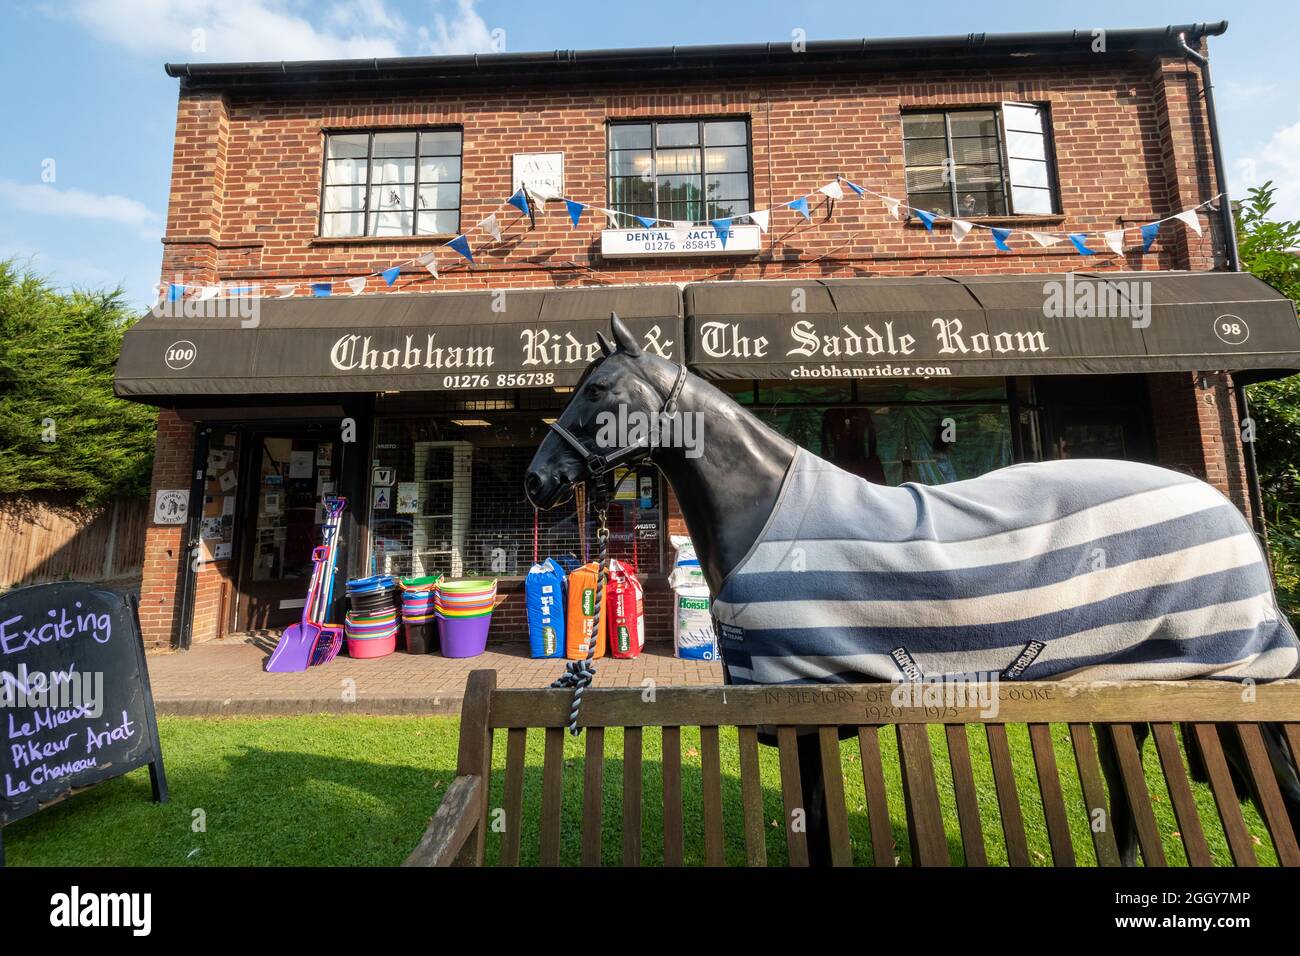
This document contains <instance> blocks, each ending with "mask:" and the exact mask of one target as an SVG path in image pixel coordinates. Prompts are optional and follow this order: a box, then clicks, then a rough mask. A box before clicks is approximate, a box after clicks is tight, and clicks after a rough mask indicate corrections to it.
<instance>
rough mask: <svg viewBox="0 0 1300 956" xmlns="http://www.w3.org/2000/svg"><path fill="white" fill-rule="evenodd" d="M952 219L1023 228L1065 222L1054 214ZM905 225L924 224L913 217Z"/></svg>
mask: <svg viewBox="0 0 1300 956" xmlns="http://www.w3.org/2000/svg"><path fill="white" fill-rule="evenodd" d="M949 218H952V219H962V220H963V221H965V222H972V223H974V224H975V225H977V226H1024V225H1028V224H1031V223H1040V224H1042V225H1059V224H1060V223H1063V222H1065V214H1064V213H1056V214H1053V215H1051V216H969V217H963V216H952V217H949ZM935 221H936V222H946V221H947V219H936V220H935ZM907 225H909V226H913V227H917V228H920V229H924V228H925V223H923V222H921V220H920V219H918V218H916V217H915V216H910V217H908V219H907Z"/></svg>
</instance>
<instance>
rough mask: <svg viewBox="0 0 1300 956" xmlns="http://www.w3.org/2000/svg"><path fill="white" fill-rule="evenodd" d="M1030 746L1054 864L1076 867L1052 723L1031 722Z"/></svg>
mask: <svg viewBox="0 0 1300 956" xmlns="http://www.w3.org/2000/svg"><path fill="white" fill-rule="evenodd" d="M1029 749H1030V750H1031V751H1032V752H1033V755H1034V771H1035V773H1036V774H1037V775H1038V795H1039V796H1040V797H1041V798H1042V800H1043V819H1044V820H1046V821H1047V842H1048V845H1049V846H1051V848H1052V865H1053V866H1074V843H1073V842H1072V841H1071V840H1070V821H1069V818H1068V817H1067V816H1066V813H1065V795H1064V794H1063V793H1062V792H1061V777H1060V774H1059V773H1058V772H1057V769H1056V751H1055V750H1054V749H1053V747H1052V728H1051V725H1049V724H1030V725H1029Z"/></svg>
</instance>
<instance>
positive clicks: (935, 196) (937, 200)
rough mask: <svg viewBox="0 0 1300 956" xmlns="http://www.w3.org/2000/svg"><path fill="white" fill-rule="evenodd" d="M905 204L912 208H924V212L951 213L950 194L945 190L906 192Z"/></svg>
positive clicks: (949, 214) (946, 214)
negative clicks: (936, 191)
mask: <svg viewBox="0 0 1300 956" xmlns="http://www.w3.org/2000/svg"><path fill="white" fill-rule="evenodd" d="M907 204H908V205H909V206H911V207H912V208H914V209H924V210H925V211H926V212H937V213H942V214H943V215H945V216H951V215H952V195H951V194H950V193H946V192H942V193H914V192H908V194H907Z"/></svg>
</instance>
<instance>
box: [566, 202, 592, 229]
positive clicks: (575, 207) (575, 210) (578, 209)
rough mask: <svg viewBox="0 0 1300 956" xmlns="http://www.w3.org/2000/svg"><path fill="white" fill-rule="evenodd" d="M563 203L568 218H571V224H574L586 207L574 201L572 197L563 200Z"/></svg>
mask: <svg viewBox="0 0 1300 956" xmlns="http://www.w3.org/2000/svg"><path fill="white" fill-rule="evenodd" d="M564 205H565V206H566V207H568V210H569V218H570V219H572V220H573V224H574V225H575V226H576V225H577V224H578V220H579V219H581V218H582V211H583V210H584V209H586V208H587V207H586V206H584V205H583V204H582V203H580V202H574V201H573V200H572V199H566V200H564Z"/></svg>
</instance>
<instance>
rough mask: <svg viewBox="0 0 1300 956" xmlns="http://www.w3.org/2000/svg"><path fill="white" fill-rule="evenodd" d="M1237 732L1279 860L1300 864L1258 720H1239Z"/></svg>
mask: <svg viewBox="0 0 1300 956" xmlns="http://www.w3.org/2000/svg"><path fill="white" fill-rule="evenodd" d="M1237 732H1238V733H1239V734H1240V735H1241V747H1242V750H1244V751H1245V753H1246V764H1247V766H1248V767H1250V775H1251V776H1252V777H1253V778H1254V784H1255V799H1256V802H1257V803H1258V804H1259V808H1260V811H1261V812H1262V813H1263V816H1264V822H1265V823H1266V824H1267V825H1268V833H1269V836H1271V837H1272V838H1273V848H1274V849H1275V850H1276V851H1277V858H1278V861H1279V862H1280V863H1281V864H1282V865H1283V866H1300V849H1297V847H1296V842H1295V831H1294V830H1292V828H1291V818H1290V817H1289V816H1288V815H1287V811H1286V804H1285V803H1284V802H1283V801H1282V791H1281V790H1280V789H1278V785H1277V777H1275V776H1274V775H1273V765H1272V763H1270V762H1269V759H1268V749H1267V748H1266V747H1265V746H1264V737H1263V734H1261V733H1260V729H1259V727H1258V725H1256V724H1238V725H1237Z"/></svg>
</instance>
